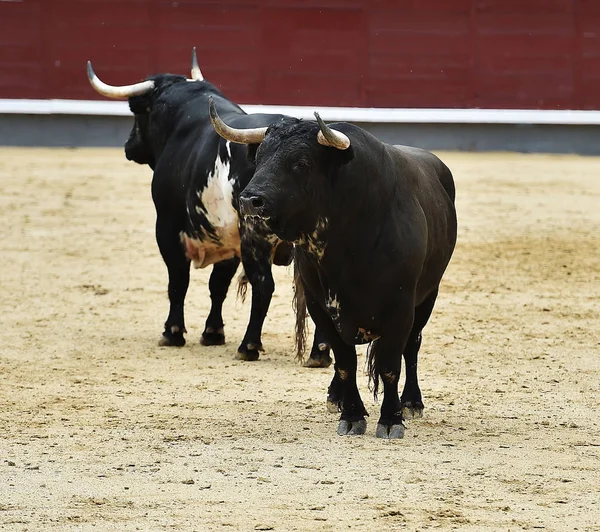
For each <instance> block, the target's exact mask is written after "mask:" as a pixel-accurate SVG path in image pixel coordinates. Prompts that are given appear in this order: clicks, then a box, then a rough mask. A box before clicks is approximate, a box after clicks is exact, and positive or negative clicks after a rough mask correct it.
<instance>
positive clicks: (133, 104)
mask: <svg viewBox="0 0 600 532" xmlns="http://www.w3.org/2000/svg"><path fill="white" fill-rule="evenodd" d="M129 109H130V110H131V112H132V113H133V114H134V115H144V114H148V113H149V112H150V111H151V109H152V101H151V97H150V95H143V96H133V97H132V98H129Z"/></svg>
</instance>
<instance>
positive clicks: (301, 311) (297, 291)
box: [292, 261, 307, 362]
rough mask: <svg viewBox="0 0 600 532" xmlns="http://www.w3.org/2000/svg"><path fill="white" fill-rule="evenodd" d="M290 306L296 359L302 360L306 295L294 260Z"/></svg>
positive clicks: (304, 342)
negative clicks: (294, 330) (293, 326)
mask: <svg viewBox="0 0 600 532" xmlns="http://www.w3.org/2000/svg"><path fill="white" fill-rule="evenodd" d="M292 307H293V308H294V312H296V360H299V361H300V362H302V360H303V359H304V352H305V350H306V316H307V310H306V297H305V295H304V287H303V286H302V280H301V279H300V273H299V272H298V266H297V264H296V261H294V299H293V300H292Z"/></svg>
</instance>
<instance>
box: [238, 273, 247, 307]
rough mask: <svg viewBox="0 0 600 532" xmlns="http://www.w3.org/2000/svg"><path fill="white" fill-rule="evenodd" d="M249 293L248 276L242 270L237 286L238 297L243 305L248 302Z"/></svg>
mask: <svg viewBox="0 0 600 532" xmlns="http://www.w3.org/2000/svg"><path fill="white" fill-rule="evenodd" d="M247 292H248V276H247V275H246V272H244V270H242V273H240V275H239V276H238V286H237V297H238V298H239V299H241V300H242V303H244V302H245V301H246V293H247Z"/></svg>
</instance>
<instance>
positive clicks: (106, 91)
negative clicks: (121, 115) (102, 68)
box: [87, 61, 154, 100]
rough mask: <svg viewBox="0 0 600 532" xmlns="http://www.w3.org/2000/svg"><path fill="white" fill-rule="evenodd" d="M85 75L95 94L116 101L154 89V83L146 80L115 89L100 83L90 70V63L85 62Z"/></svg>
mask: <svg viewBox="0 0 600 532" xmlns="http://www.w3.org/2000/svg"><path fill="white" fill-rule="evenodd" d="M87 75H88V79H89V80H90V84H91V85H92V87H94V89H96V92H98V93H99V94H102V95H103V96H108V97H109V98H115V99H116V100H126V99H127V98H130V97H131V96H139V95H140V94H145V93H146V92H149V91H151V90H152V89H153V88H154V81H152V80H146V81H141V82H140V83H135V84H134V85H123V86H122V87H115V86H113V85H107V84H106V83H104V82H103V81H100V79H99V78H98V76H96V73H95V72H94V69H93V68H92V62H91V61H88V62H87Z"/></svg>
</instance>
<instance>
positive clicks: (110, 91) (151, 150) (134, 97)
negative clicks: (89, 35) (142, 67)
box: [87, 47, 204, 168]
mask: <svg viewBox="0 0 600 532" xmlns="http://www.w3.org/2000/svg"><path fill="white" fill-rule="evenodd" d="M87 74H88V79H89V81H90V84H91V85H92V87H93V88H94V89H95V90H96V92H98V93H99V94H102V95H103V96H107V97H108V98H113V99H116V100H129V108H130V109H131V112H132V113H133V115H134V124H133V128H132V129H131V133H130V134H129V138H128V139H127V142H125V155H126V157H127V159H129V160H130V161H135V162H137V163H139V164H148V165H150V166H151V167H152V168H154V164H155V161H156V155H157V154H156V146H155V144H156V142H153V136H155V135H152V131H151V121H150V115H151V113H152V110H153V108H154V103H155V101H156V98H157V96H158V94H159V93H160V92H161V89H164V88H166V87H167V86H170V85H172V84H174V83H179V82H183V81H191V82H193V81H204V78H203V76H202V72H201V71H200V68H199V67H198V59H197V57H196V48H195V47H194V49H193V52H192V69H191V74H192V77H191V79H186V78H185V77H184V76H175V75H162V76H154V77H153V78H148V79H146V80H144V81H141V82H139V83H135V84H133V85H124V86H114V85H108V84H106V83H104V82H103V81H101V80H100V78H98V76H96V74H95V72H94V69H93V68H92V63H91V61H88V63H87ZM154 140H156V139H154Z"/></svg>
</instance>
